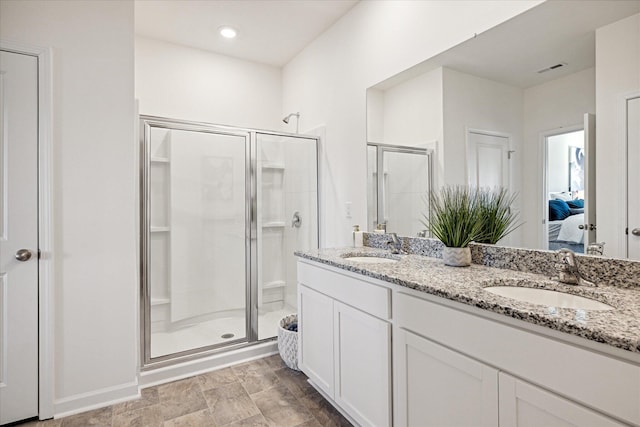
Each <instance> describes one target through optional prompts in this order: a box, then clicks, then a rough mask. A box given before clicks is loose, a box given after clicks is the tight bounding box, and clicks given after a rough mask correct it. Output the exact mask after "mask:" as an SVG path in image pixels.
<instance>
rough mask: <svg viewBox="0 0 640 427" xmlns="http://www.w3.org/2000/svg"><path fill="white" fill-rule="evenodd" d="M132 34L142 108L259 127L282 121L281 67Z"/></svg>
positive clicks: (157, 113) (164, 114)
mask: <svg viewBox="0 0 640 427" xmlns="http://www.w3.org/2000/svg"><path fill="white" fill-rule="evenodd" d="M135 40H136V41H135V60H136V61H135V92H136V98H138V99H139V101H140V114H148V115H154V116H162V117H168V118H173V119H183V120H190V121H202V122H208V123H216V124H223V125H232V126H240V127H252V128H260V129H280V127H281V125H284V124H283V123H282V117H284V115H283V114H282V85H281V80H282V71H281V69H280V68H277V67H273V66H270V65H265V64H258V63H256V62H250V61H243V60H240V59H235V58H231V57H229V56H225V55H218V54H215V53H211V52H206V51H203V50H199V49H193V48H189V47H184V46H180V45H176V44H172V43H167V42H163V41H160V40H155V39H150V38H146V37H140V36H136V39H135ZM292 123H295V121H292ZM286 130H288V131H295V128H293V129H291V128H287V129H286Z"/></svg>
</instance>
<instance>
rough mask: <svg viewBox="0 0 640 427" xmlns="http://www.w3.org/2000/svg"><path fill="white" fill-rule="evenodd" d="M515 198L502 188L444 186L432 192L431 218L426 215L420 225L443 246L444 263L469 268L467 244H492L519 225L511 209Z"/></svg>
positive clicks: (469, 253) (469, 252) (469, 258)
mask: <svg viewBox="0 0 640 427" xmlns="http://www.w3.org/2000/svg"><path fill="white" fill-rule="evenodd" d="M515 198H516V195H510V194H509V192H508V191H507V190H506V189H505V188H498V189H488V188H482V189H475V188H469V187H467V186H445V187H443V188H442V189H441V190H440V191H439V192H434V193H431V195H430V198H429V200H430V204H431V209H430V215H429V216H426V215H425V217H424V221H423V224H424V225H425V226H426V227H427V228H428V230H429V231H430V232H431V234H432V235H433V236H434V237H436V238H438V239H440V241H442V243H444V245H445V247H444V249H443V252H442V258H443V260H444V263H445V264H446V265H450V266H454V267H466V266H469V265H471V250H470V249H469V243H471V242H477V243H490V244H495V243H497V242H498V241H499V240H500V239H502V238H503V237H505V236H506V235H507V234H509V233H511V232H512V231H513V230H515V229H516V228H518V227H519V226H520V225H522V224H517V219H518V215H517V214H516V213H514V212H513V211H512V210H511V204H512V203H513V202H514V200H515Z"/></svg>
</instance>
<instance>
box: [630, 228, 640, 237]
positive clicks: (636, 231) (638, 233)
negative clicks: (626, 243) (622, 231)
mask: <svg viewBox="0 0 640 427" xmlns="http://www.w3.org/2000/svg"><path fill="white" fill-rule="evenodd" d="M631 234H633V235H634V236H640V228H634V229H633V230H631Z"/></svg>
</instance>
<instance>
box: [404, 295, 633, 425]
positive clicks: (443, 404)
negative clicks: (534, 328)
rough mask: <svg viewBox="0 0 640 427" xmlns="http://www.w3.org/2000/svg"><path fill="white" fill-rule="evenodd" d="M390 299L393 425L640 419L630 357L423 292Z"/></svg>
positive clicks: (581, 422)
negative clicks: (514, 323) (606, 352)
mask: <svg viewBox="0 0 640 427" xmlns="http://www.w3.org/2000/svg"><path fill="white" fill-rule="evenodd" d="M393 298H394V304H393V310H394V329H393V334H394V375H395V377H394V383H395V397H394V426H396V427H400V426H403V427H404V426H416V427H428V426H444V425H459V426H476V425H482V426H496V427H497V426H498V425H499V426H500V427H528V426H545V427H546V426H549V427H553V426H622V425H628V424H624V423H623V422H620V421H618V420H616V418H617V419H620V420H623V421H625V422H627V423H630V424H631V425H640V366H639V365H638V364H637V363H631V362H628V361H624V360H621V359H618V358H615V357H611V356H608V355H604V354H602V353H599V352H596V351H591V350H589V349H585V348H581V347H579V346H576V345H573V344H569V343H566V342H562V341H559V340H557V339H554V338H550V337H546V336H542V335H540V334H538V333H533V332H530V331H525V330H522V329H520V328H517V327H514V326H511V325H507V324H504V323H502V322H501V321H498V320H493V319H490V318H486V317H484V316H480V315H477V314H476V313H475V312H477V311H479V310H477V309H474V308H473V307H469V308H466V307H463V306H461V305H460V304H456V303H453V302H450V301H447V300H443V299H441V298H437V297H433V296H430V295H428V294H423V293H419V292H411V291H409V290H407V291H396V292H394V294H393ZM494 317H495V318H496V319H498V318H499V317H500V316H494ZM424 383H430V384H424ZM533 384H535V385H533ZM447 415H448V416H449V417H452V418H453V419H447V418H446V417H447ZM609 415H610V416H609Z"/></svg>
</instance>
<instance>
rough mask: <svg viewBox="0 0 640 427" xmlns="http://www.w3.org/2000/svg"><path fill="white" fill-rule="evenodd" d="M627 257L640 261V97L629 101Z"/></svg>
mask: <svg viewBox="0 0 640 427" xmlns="http://www.w3.org/2000/svg"><path fill="white" fill-rule="evenodd" d="M627 162H628V163H627V215H628V216H627V218H628V219H627V227H628V230H629V233H628V235H627V256H628V257H629V258H630V259H635V260H640V194H638V184H640V167H638V166H639V165H640V97H637V98H632V99H629V100H628V101H627Z"/></svg>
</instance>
